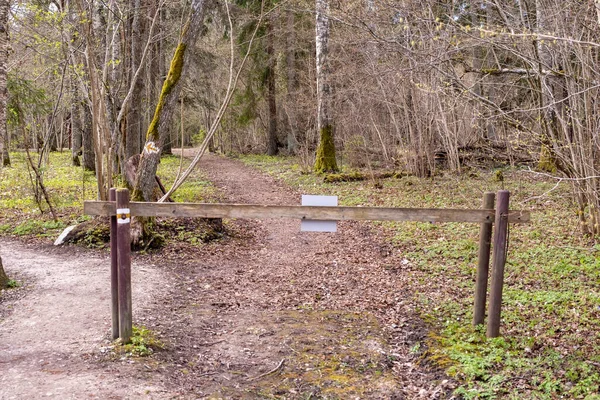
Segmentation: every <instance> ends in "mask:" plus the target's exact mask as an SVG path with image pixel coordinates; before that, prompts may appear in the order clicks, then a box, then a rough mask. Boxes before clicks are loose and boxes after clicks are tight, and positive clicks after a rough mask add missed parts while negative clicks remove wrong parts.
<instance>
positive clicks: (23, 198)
mask: <svg viewBox="0 0 600 400" xmlns="http://www.w3.org/2000/svg"><path fill="white" fill-rule="evenodd" d="M32 156H33V157H37V156H36V155H35V154H32ZM11 162H12V166H11V167H5V168H0V235H10V236H19V237H31V236H37V237H51V238H53V237H56V236H58V235H59V234H60V232H61V231H62V230H63V229H64V228H65V227H67V226H69V225H73V224H77V223H80V222H84V221H87V220H89V219H90V217H89V216H86V215H83V202H84V201H85V200H96V199H97V187H96V178H95V175H94V174H93V173H92V172H89V171H84V170H83V168H81V167H74V166H72V165H71V153H70V152H68V151H64V152H62V153H59V152H54V153H51V154H50V156H49V158H48V160H47V162H46V164H45V165H44V167H43V168H42V169H41V172H42V174H43V178H44V184H45V185H46V188H47V190H48V194H49V196H50V201H51V203H52V205H53V207H54V209H55V211H56V213H57V216H58V221H54V220H53V219H52V216H51V215H50V213H49V210H48V207H47V205H46V204H45V202H43V201H42V205H41V206H42V210H40V208H39V206H38V204H37V203H36V201H35V193H34V189H33V186H32V180H31V179H32V176H30V174H29V172H28V171H29V170H28V167H27V159H26V155H25V153H22V152H13V153H11ZM189 163H190V160H188V159H184V164H183V168H185V167H187V165H189ZM179 164H180V159H179V158H178V157H174V156H166V157H163V158H162V160H161V163H160V165H159V169H158V175H159V176H160V177H161V179H162V181H163V183H164V184H165V186H166V187H167V188H169V187H170V185H171V184H172V182H173V181H174V180H175V177H176V176H177V173H178V170H179ZM215 196H216V190H215V188H214V187H213V186H212V184H211V183H210V182H209V181H207V180H206V178H205V177H204V176H202V174H201V173H200V172H199V171H194V172H193V173H192V175H191V177H190V178H189V180H188V182H186V183H185V184H184V185H183V186H182V187H181V188H180V189H179V190H178V191H177V192H175V194H174V195H173V199H174V200H175V201H178V202H206V201H210V200H212V199H213V198H215ZM94 245H98V244H97V243H95V244H94ZM96 247H97V246H96Z"/></svg>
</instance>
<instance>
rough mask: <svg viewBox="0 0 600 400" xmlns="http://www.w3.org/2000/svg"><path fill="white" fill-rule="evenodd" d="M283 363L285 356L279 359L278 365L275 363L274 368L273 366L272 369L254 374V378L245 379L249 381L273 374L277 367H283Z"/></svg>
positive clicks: (277, 369)
mask: <svg viewBox="0 0 600 400" xmlns="http://www.w3.org/2000/svg"><path fill="white" fill-rule="evenodd" d="M284 363H285V358H283V359H281V361H280V362H279V365H277V366H276V367H275V368H273V369H272V370H270V371H269V372H265V373H264V374H261V375H258V376H255V377H254V378H248V379H247V380H248V381H249V382H250V381H255V380H257V379H260V378H264V377H265V376H268V375H271V374H274V373H275V372H277V371H279V369H280V368H282V367H283V364H284Z"/></svg>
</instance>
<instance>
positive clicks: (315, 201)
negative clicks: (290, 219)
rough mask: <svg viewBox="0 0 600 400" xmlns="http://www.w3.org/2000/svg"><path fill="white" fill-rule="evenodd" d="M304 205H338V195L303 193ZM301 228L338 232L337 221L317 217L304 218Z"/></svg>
mask: <svg viewBox="0 0 600 400" xmlns="http://www.w3.org/2000/svg"><path fill="white" fill-rule="evenodd" d="M302 205H303V206H324V207H337V205H338V197H337V196H313V195H309V194H303V195H302ZM300 230H301V231H302V232H337V221H322V220H316V219H305V220H302V223H301V226H300Z"/></svg>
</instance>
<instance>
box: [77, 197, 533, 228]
mask: <svg viewBox="0 0 600 400" xmlns="http://www.w3.org/2000/svg"><path fill="white" fill-rule="evenodd" d="M129 207H130V209H131V215H134V216H140V217H190V218H256V219H268V218H295V219H316V220H327V221H345V220H363V221H365V220H371V221H421V222H473V223H483V222H494V218H495V211H494V210H479V209H475V210H456V209H455V210H452V209H435V208H384V207H322V206H266V205H256V204H205V203H136V202H132V203H130V205H129ZM83 210H84V213H85V214H87V215H102V216H112V215H115V213H116V209H115V204H114V203H111V202H109V201H86V202H85V203H84V207H83ZM529 219H530V215H529V212H528V211H510V212H509V214H508V222H509V223H513V224H514V223H525V222H529Z"/></svg>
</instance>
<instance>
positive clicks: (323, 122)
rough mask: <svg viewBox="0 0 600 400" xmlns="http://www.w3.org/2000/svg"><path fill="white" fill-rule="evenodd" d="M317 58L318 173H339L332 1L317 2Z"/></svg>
mask: <svg viewBox="0 0 600 400" xmlns="http://www.w3.org/2000/svg"><path fill="white" fill-rule="evenodd" d="M315 6H316V15H317V23H316V50H317V54H316V59H317V129H318V132H319V147H318V148H317V156H316V159H315V172H317V173H324V172H334V171H337V170H338V167H337V163H336V160H335V143H334V140H333V137H334V123H333V118H332V115H331V114H332V112H331V108H332V107H331V103H332V101H331V100H332V99H331V85H330V83H329V75H330V73H329V70H330V67H329V60H328V58H329V27H330V22H329V0H316V2H315Z"/></svg>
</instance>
